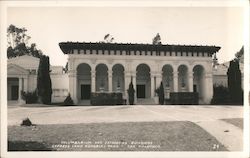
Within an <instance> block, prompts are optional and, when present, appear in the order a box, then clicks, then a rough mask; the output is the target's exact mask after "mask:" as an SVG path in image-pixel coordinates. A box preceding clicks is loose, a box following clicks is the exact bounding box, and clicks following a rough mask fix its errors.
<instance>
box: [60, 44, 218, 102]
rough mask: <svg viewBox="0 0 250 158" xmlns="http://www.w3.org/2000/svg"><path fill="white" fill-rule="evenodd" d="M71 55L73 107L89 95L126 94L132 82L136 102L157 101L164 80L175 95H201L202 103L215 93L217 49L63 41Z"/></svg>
mask: <svg viewBox="0 0 250 158" xmlns="http://www.w3.org/2000/svg"><path fill="white" fill-rule="evenodd" d="M59 45H60V48H61V50H62V51H63V53H64V54H67V55H68V64H69V71H68V74H69V92H70V94H71V96H72V98H73V100H74V102H75V103H79V102H81V101H82V100H85V99H89V96H90V93H91V92H101V91H105V92H117V91H118V92H122V93H123V96H124V98H128V97H127V92H126V91H127V89H128V86H129V83H130V82H131V81H132V83H133V85H134V87H135V91H136V93H135V102H136V103H144V102H145V101H146V102H150V103H156V102H155V98H156V94H155V89H157V88H158V87H159V86H160V82H161V81H162V82H163V85H164V89H165V96H166V97H167V98H168V97H169V96H170V93H171V92H198V93H199V103H200V104H209V103H210V100H211V98H212V95H213V68H212V55H213V54H214V53H216V52H217V51H219V49H220V47H216V46H190V45H188V46H187V45H151V44H117V43H78V42H75V43H73V42H65V43H60V44H59Z"/></svg>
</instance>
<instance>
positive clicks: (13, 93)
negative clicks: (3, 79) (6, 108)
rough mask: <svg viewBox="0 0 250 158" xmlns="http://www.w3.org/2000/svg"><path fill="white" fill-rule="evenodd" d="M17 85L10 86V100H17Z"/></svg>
mask: <svg viewBox="0 0 250 158" xmlns="http://www.w3.org/2000/svg"><path fill="white" fill-rule="evenodd" d="M18 89H19V88H18V85H12V86H11V100H18Z"/></svg>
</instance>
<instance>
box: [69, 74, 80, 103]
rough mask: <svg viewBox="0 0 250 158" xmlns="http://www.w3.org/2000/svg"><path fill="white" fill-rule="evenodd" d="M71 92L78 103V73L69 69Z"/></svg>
mask: <svg viewBox="0 0 250 158" xmlns="http://www.w3.org/2000/svg"><path fill="white" fill-rule="evenodd" d="M69 93H70V96H71V98H72V99H73V101H74V103H75V104H77V103H78V99H77V74H76V70H70V71H69Z"/></svg>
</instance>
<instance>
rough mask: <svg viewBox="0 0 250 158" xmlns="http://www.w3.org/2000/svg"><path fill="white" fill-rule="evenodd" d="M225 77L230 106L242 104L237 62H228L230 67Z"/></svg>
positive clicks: (239, 73)
mask: <svg viewBox="0 0 250 158" xmlns="http://www.w3.org/2000/svg"><path fill="white" fill-rule="evenodd" d="M227 77H228V89H229V96H230V102H231V103H232V104H242V103H243V91H242V88H241V72H240V68H239V61H238V60H232V61H230V65H229V68H228V71H227Z"/></svg>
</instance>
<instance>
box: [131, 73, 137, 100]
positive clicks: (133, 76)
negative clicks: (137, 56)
mask: <svg viewBox="0 0 250 158" xmlns="http://www.w3.org/2000/svg"><path fill="white" fill-rule="evenodd" d="M131 77H132V83H133V86H134V89H135V101H134V103H135V104H136V103H137V95H136V72H133V73H131Z"/></svg>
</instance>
